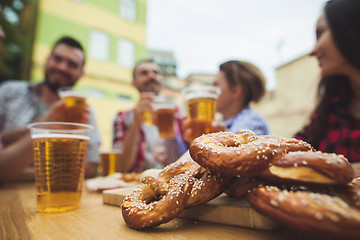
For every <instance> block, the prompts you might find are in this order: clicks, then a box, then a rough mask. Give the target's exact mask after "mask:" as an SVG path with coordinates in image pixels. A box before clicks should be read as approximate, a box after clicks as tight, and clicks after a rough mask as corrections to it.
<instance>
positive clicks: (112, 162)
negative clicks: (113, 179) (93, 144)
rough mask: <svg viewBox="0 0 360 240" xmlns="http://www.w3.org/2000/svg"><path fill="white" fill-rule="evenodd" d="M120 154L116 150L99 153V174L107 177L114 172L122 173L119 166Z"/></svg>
mask: <svg viewBox="0 0 360 240" xmlns="http://www.w3.org/2000/svg"><path fill="white" fill-rule="evenodd" d="M120 157H121V152H120V151H116V150H109V151H101V152H100V165H99V172H100V174H101V175H102V176H107V175H110V174H113V173H115V172H122V169H121V165H120Z"/></svg>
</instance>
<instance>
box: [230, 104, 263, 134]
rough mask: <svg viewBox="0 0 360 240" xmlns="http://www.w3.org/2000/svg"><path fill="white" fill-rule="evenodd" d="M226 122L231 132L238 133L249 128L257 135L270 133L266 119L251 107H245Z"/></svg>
mask: <svg viewBox="0 0 360 240" xmlns="http://www.w3.org/2000/svg"><path fill="white" fill-rule="evenodd" d="M224 123H225V125H226V127H227V128H228V129H229V130H230V132H233V133H237V132H238V131H239V130H241V129H249V130H251V131H253V132H254V133H256V134H257V135H268V134H269V129H268V126H267V124H266V121H265V119H264V118H263V117H262V116H261V115H260V114H258V113H257V112H255V111H253V110H252V109H251V108H250V107H247V108H245V109H244V110H242V111H241V112H239V113H238V114H236V115H235V117H233V118H232V119H229V120H227V121H224Z"/></svg>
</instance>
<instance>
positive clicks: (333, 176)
mask: <svg viewBox="0 0 360 240" xmlns="http://www.w3.org/2000/svg"><path fill="white" fill-rule="evenodd" d="M353 177H354V170H353V168H352V166H351V165H350V163H349V162H348V160H347V159H346V158H345V157H344V156H343V155H337V154H334V153H322V152H311V151H308V152H290V153H288V154H286V155H284V156H282V157H281V158H278V159H276V160H274V161H273V163H272V165H271V166H270V167H269V168H268V169H266V170H265V171H264V172H263V173H261V178H262V179H265V180H268V181H272V182H276V183H292V184H294V183H297V184H323V185H346V184H347V183H349V182H351V180H352V179H353Z"/></svg>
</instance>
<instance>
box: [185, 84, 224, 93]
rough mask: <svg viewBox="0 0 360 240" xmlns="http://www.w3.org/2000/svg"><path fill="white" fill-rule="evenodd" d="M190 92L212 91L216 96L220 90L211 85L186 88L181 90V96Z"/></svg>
mask: <svg viewBox="0 0 360 240" xmlns="http://www.w3.org/2000/svg"><path fill="white" fill-rule="evenodd" d="M192 90H205V91H206V90H212V91H215V93H216V94H218V95H220V93H221V89H220V88H219V87H216V86H212V85H194V86H187V87H185V88H183V89H182V90H181V94H182V95H186V93H187V92H191V91H192Z"/></svg>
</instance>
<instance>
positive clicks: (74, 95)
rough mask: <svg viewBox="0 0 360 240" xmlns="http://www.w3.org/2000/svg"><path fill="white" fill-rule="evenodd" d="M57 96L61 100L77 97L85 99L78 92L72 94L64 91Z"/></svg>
mask: <svg viewBox="0 0 360 240" xmlns="http://www.w3.org/2000/svg"><path fill="white" fill-rule="evenodd" d="M59 96H60V97H61V98H64V97H79V98H85V95H84V94H81V93H78V92H73V91H64V92H61V91H60V92H59Z"/></svg>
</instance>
